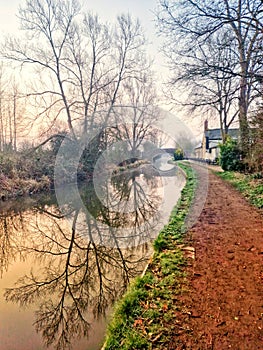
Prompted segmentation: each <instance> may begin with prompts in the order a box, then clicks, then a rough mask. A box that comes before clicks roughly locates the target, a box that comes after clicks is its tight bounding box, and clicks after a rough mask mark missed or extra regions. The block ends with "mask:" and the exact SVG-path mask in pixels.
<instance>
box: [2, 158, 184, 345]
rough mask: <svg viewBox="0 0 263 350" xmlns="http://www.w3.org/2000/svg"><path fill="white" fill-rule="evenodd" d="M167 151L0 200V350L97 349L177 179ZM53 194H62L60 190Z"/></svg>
mask: <svg viewBox="0 0 263 350" xmlns="http://www.w3.org/2000/svg"><path fill="white" fill-rule="evenodd" d="M167 160H168V158H167V157H165V156H164V157H162V159H159V160H157V161H156V164H155V167H154V168H153V167H152V166H151V165H144V166H141V167H140V168H137V169H133V170H129V171H124V172H123V173H120V174H114V175H112V176H111V177H110V178H109V179H107V181H106V183H105V184H104V185H105V186H100V188H99V189H98V188H96V186H94V184H85V183H84V184H82V185H81V186H80V187H79V189H78V194H77V196H76V198H74V191H68V187H67V191H65V193H63V191H64V190H63V188H62V189H61V191H60V197H61V198H63V199H64V200H63V203H61V199H60V201H59V205H58V203H57V198H56V196H55V195H43V196H38V197H34V198H33V197H31V198H23V199H19V200H17V201H14V202H11V201H10V202H6V203H2V204H1V207H0V295H1V299H0V350H42V349H45V348H46V347H47V346H48V348H49V349H52V350H55V349H57V350H65V349H73V350H97V349H100V347H101V345H102V343H103V338H104V334H105V328H106V323H107V321H106V319H107V317H108V316H109V315H110V312H111V307H112V305H113V304H114V302H115V301H117V300H118V299H119V298H120V297H121V295H122V294H123V293H124V291H125V289H126V288H127V285H128V284H129V282H130V280H131V279H132V278H133V277H135V276H137V275H139V274H140V273H141V272H142V271H143V269H144V268H145V266H146V264H147V261H148V259H149V256H150V255H151V253H152V248H151V243H152V241H153V239H154V238H155V237H156V236H157V234H158V232H159V230H160V229H161V228H162V227H163V226H164V224H165V223H167V222H168V219H169V215H170V212H171V210H172V208H173V206H174V205H175V204H176V202H177V200H178V198H179V196H180V191H181V190H182V188H183V186H184V183H185V179H184V176H183V174H182V172H181V171H179V170H178V169H177V168H175V169H171V166H170V165H168V163H167ZM61 193H62V194H63V195H61Z"/></svg>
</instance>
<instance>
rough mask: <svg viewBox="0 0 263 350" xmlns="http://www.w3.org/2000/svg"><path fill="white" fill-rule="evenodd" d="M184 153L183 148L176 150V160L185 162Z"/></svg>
mask: <svg viewBox="0 0 263 350" xmlns="http://www.w3.org/2000/svg"><path fill="white" fill-rule="evenodd" d="M183 159H184V152H183V150H182V149H181V148H176V149H175V151H174V160H183Z"/></svg>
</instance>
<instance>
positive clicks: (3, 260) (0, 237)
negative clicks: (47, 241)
mask: <svg viewBox="0 0 263 350" xmlns="http://www.w3.org/2000/svg"><path fill="white" fill-rule="evenodd" d="M18 229H19V230H23V216H22V215H21V213H16V212H14V211H11V212H10V213H9V215H8V216H6V215H3V214H2V213H0V277H2V275H3V273H4V272H5V271H7V270H8V267H9V265H10V264H11V263H12V262H14V261H15V260H16V258H17V257H18V256H19V255H20V257H22V255H21V253H22V249H21V237H17V235H16V231H17V230H18Z"/></svg>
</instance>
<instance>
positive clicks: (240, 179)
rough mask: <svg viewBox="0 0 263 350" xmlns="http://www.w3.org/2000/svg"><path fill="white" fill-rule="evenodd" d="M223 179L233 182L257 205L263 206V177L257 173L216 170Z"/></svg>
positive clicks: (258, 206)
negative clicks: (258, 176)
mask: <svg viewBox="0 0 263 350" xmlns="http://www.w3.org/2000/svg"><path fill="white" fill-rule="evenodd" d="M216 174H217V175H218V176H219V177H221V178H222V179H223V180H225V181H227V182H229V183H231V184H232V185H233V186H234V187H235V188H236V189H237V190H238V191H239V192H241V193H242V194H243V195H244V197H245V198H246V199H247V200H248V201H249V202H250V203H251V204H252V205H254V206H255V207H257V208H260V209H262V208H263V179H262V178H257V174H254V175H253V174H241V173H237V172H233V171H225V172H216Z"/></svg>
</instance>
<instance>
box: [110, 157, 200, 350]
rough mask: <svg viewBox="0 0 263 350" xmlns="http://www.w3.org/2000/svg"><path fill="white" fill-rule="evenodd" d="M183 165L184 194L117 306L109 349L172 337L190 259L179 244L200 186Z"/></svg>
mask: <svg viewBox="0 0 263 350" xmlns="http://www.w3.org/2000/svg"><path fill="white" fill-rule="evenodd" d="M180 167H181V168H182V169H183V170H184V171H185V173H186V175H187V182H186V185H185V187H184V189H183V191H182V194H181V198H180V200H179V201H178V203H177V205H176V207H175V208H174V210H173V211H172V213H171V217H170V220H169V223H168V224H167V225H166V226H165V227H164V228H163V229H162V230H161V232H160V233H159V235H158V237H157V239H156V240H155V241H154V255H153V257H152V259H151V261H150V263H149V266H148V268H147V271H146V273H145V275H144V276H143V277H137V278H136V279H135V280H134V281H133V283H131V285H130V287H129V288H128V290H127V292H126V293H125V295H124V296H123V297H122V299H121V300H120V301H119V302H118V303H117V305H116V306H115V310H114V313H113V316H112V319H111V322H110V324H109V325H108V329H107V334H106V341H105V345H104V349H105V350H115V349H116V350H117V349H122V350H131V349H136V350H139V349H153V348H154V349H167V345H168V344H169V342H170V340H171V337H172V335H173V327H172V324H173V320H174V318H175V314H176V310H177V308H178V305H177V302H176V301H177V298H178V295H180V294H182V293H183V291H184V289H185V282H184V277H185V276H184V275H185V273H184V267H185V266H186V259H185V258H184V256H183V252H182V250H181V249H180V248H179V246H178V245H179V244H180V243H182V242H183V236H184V233H183V230H182V228H183V225H184V221H185V218H186V215H187V213H188V211H189V207H190V204H191V202H192V200H193V197H194V191H195V186H196V177H195V174H194V172H193V170H192V169H191V168H190V167H189V166H187V165H185V164H184V163H180Z"/></svg>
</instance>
